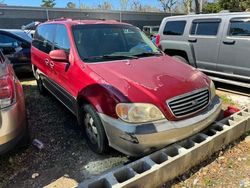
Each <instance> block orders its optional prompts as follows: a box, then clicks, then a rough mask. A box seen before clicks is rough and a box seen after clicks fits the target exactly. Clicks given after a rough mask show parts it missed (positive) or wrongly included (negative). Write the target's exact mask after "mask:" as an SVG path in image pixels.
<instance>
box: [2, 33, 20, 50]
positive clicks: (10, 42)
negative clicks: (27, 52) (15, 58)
mask: <svg viewBox="0 0 250 188" xmlns="http://www.w3.org/2000/svg"><path fill="white" fill-rule="evenodd" d="M1 45H3V46H6V45H7V46H11V47H19V46H20V45H21V41H19V40H17V39H15V38H13V37H11V36H9V35H6V34H3V33H0V46H1Z"/></svg>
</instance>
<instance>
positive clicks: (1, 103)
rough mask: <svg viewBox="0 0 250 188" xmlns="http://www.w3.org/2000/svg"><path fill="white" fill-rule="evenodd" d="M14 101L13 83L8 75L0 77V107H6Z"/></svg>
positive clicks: (12, 79)
mask: <svg viewBox="0 0 250 188" xmlns="http://www.w3.org/2000/svg"><path fill="white" fill-rule="evenodd" d="M14 102H15V83H14V78H13V77H12V76H10V75H6V76H2V77H0V108H6V107H8V106H10V105H12V104H13V103H14Z"/></svg>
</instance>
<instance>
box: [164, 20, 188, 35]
mask: <svg viewBox="0 0 250 188" xmlns="http://www.w3.org/2000/svg"><path fill="white" fill-rule="evenodd" d="M185 26H186V21H169V22H167V23H166V25H165V28H164V31H163V34H164V35H182V34H183V32H184V29H185Z"/></svg>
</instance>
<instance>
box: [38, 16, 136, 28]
mask: <svg viewBox="0 0 250 188" xmlns="http://www.w3.org/2000/svg"><path fill="white" fill-rule="evenodd" d="M50 23H62V24H65V25H70V26H72V25H85V24H93V25H94V24H111V25H112V24H116V25H117V24H120V25H131V24H128V23H124V22H118V21H116V20H72V19H69V18H62V19H54V20H51V21H47V22H44V23H42V24H50ZM131 26H132V25H131Z"/></svg>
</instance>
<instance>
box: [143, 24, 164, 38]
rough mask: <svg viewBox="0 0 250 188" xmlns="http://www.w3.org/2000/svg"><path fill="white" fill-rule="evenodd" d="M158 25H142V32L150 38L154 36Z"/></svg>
mask: <svg viewBox="0 0 250 188" xmlns="http://www.w3.org/2000/svg"><path fill="white" fill-rule="evenodd" d="M159 27H160V26H143V29H142V30H143V32H144V33H145V34H146V35H147V36H148V37H150V38H152V37H153V36H155V35H156V34H157V33H158V31H159Z"/></svg>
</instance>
